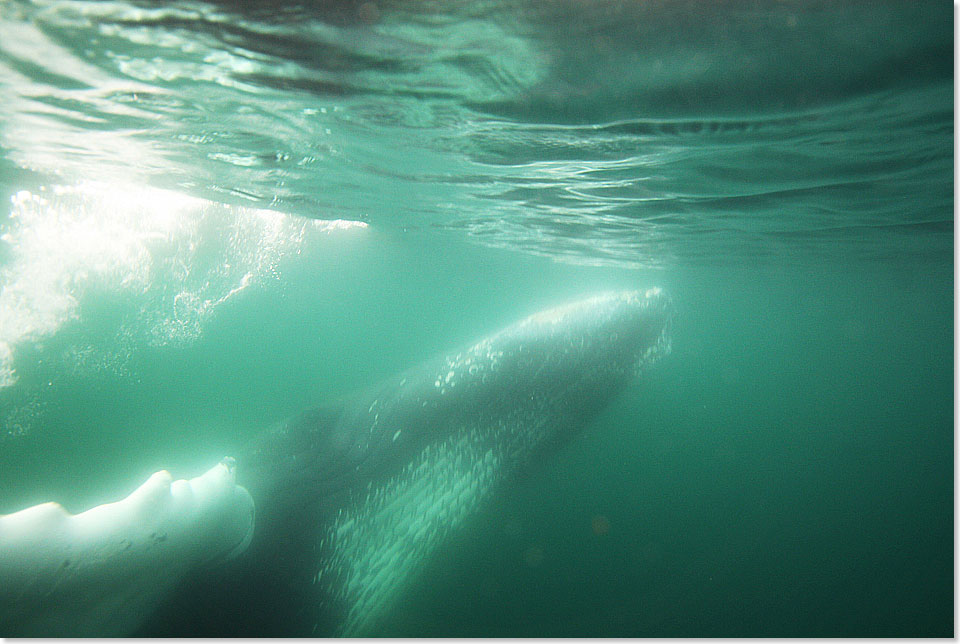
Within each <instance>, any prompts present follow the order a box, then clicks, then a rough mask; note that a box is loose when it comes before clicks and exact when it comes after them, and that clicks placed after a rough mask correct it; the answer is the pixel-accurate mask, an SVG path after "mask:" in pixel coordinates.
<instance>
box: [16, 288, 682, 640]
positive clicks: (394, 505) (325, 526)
mask: <svg viewBox="0 0 960 644" xmlns="http://www.w3.org/2000/svg"><path fill="white" fill-rule="evenodd" d="M671 317H672V307H671V303H670V300H669V298H668V297H667V296H666V295H665V294H664V293H662V292H661V291H660V289H656V288H654V289H649V290H645V291H624V292H611V293H604V294H601V295H597V296H594V297H590V298H587V299H583V300H579V301H576V302H573V303H571V304H567V305H565V306H561V307H558V308H554V309H550V310H547V311H542V312H540V313H536V314H534V315H532V316H530V317H528V318H526V319H524V320H521V321H520V322H517V323H515V324H513V325H511V326H509V327H507V328H505V329H503V330H502V331H500V332H498V333H495V334H494V335H491V336H489V337H487V338H484V339H482V340H480V341H479V342H476V343H474V344H472V345H470V346H468V347H466V348H464V349H462V350H460V351H457V352H451V353H449V354H446V355H444V356H441V357H439V358H437V359H435V360H431V361H428V362H426V363H424V364H422V365H420V366H418V367H414V368H413V369H410V370H408V371H406V372H404V373H402V374H399V375H397V376H395V377H393V378H390V379H388V380H387V381H385V382H383V383H381V384H379V385H377V386H375V387H372V388H370V389H368V390H365V391H363V392H360V393H358V394H356V395H354V396H351V397H348V398H345V399H343V400H340V401H337V402H334V403H331V404H329V405H326V406H323V407H320V408H317V409H312V410H309V411H307V412H304V413H303V414H301V415H300V416H299V417H297V418H294V419H293V420H291V421H290V422H288V423H286V424H284V425H281V426H280V427H278V428H276V429H273V430H270V431H268V432H267V433H266V434H265V435H264V436H263V437H262V438H261V439H260V440H258V441H257V442H256V443H255V444H254V445H253V446H252V447H251V448H250V449H249V451H248V452H247V453H246V454H240V455H238V459H237V466H236V476H237V481H236V483H237V486H238V487H241V486H242V487H241V489H244V490H245V491H248V492H249V494H250V495H251V496H252V498H253V500H254V501H255V503H256V527H255V529H254V530H253V532H252V539H251V538H249V535H247V536H246V537H245V538H244V541H243V544H242V545H244V546H246V545H247V542H249V546H248V547H246V550H245V551H244V552H242V554H239V556H236V557H234V558H233V559H230V560H227V561H224V560H223V558H219V559H218V560H217V561H216V565H214V566H211V565H209V564H207V565H201V564H197V565H195V566H193V567H192V568H191V569H190V570H188V571H186V572H185V573H183V574H182V575H180V582H179V584H178V585H177V586H176V587H175V588H174V589H173V590H171V591H170V593H169V596H168V597H167V598H166V599H162V598H161V599H158V600H157V602H158V603H159V607H158V608H157V609H156V611H155V612H154V613H153V616H152V617H150V618H149V619H147V620H146V622H145V623H144V624H143V625H142V626H140V627H139V628H138V629H136V630H134V631H132V634H134V635H137V636H194V637H204V636H235V637H243V636H246V637H253V636H272V637H282V636H367V635H376V634H383V633H381V632H380V631H379V630H378V628H379V627H380V625H381V624H382V623H383V621H384V617H385V616H386V615H388V614H389V613H390V611H391V610H393V609H395V608H396V607H397V606H398V605H399V602H402V601H403V596H404V589H405V588H406V587H408V585H409V584H410V583H411V582H412V580H413V579H415V574H416V571H417V569H418V568H419V567H420V565H421V564H422V562H424V560H425V559H426V558H428V557H429V556H430V555H431V553H433V552H434V551H435V550H436V549H437V547H438V546H439V545H440V544H441V543H442V542H443V540H444V539H445V538H446V537H447V536H448V535H449V534H450V533H451V532H452V531H454V530H456V529H457V528H458V526H459V525H460V524H462V523H463V521H464V520H465V519H466V518H467V517H468V516H470V515H471V514H472V513H474V512H476V511H477V509H478V508H479V507H480V505H481V504H482V503H484V502H485V501H487V500H488V499H489V498H490V497H491V496H492V495H493V494H494V493H495V491H496V490H498V489H500V488H501V487H502V484H503V483H504V482H506V481H509V480H510V479H511V478H512V477H513V476H515V475H516V474H517V473H518V471H520V470H522V469H523V468H525V467H527V466H528V465H529V464H531V463H533V462H534V461H537V460H542V459H543V458H544V457H545V456H546V455H548V454H549V453H550V452H551V451H552V450H555V449H556V448H558V447H559V446H562V445H563V444H564V443H565V442H566V441H567V440H569V439H570V438H571V437H572V436H574V435H575V434H576V432H578V431H579V430H580V429H582V428H583V427H584V426H585V425H586V424H587V423H589V421H590V420H591V419H592V418H593V417H594V416H596V414H597V413H598V412H599V411H600V410H601V409H603V408H604V407H605V406H606V405H607V404H608V403H609V402H610V400H611V399H612V398H613V397H614V396H616V395H617V393H618V392H619V391H620V390H621V389H622V388H623V386H624V385H625V384H627V383H628V382H630V381H631V380H632V379H634V378H635V377H636V376H637V375H638V374H639V373H642V372H643V371H644V370H645V369H646V368H647V367H649V366H650V365H652V364H653V363H655V362H656V361H657V360H658V359H659V358H661V357H662V356H664V355H666V354H667V353H669V351H670V334H669V330H670V321H671ZM236 550H237V549H236V548H235V549H234V551H233V552H231V553H230V554H236ZM2 573H3V562H2V561H0V576H2ZM87 590H88V592H90V593H94V594H96V592H97V589H87ZM36 634H40V635H42V634H43V633H36Z"/></svg>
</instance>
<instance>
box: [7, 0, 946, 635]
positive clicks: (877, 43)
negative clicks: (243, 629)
mask: <svg viewBox="0 0 960 644" xmlns="http://www.w3.org/2000/svg"><path fill="white" fill-rule="evenodd" d="M951 27H952V14H951V12H950V9H949V6H948V5H946V4H945V3H940V2H920V3H902V4H901V3H869V4H867V3H864V4H860V3H849V4H848V5H846V6H834V5H832V4H817V3H778V4H776V5H772V4H771V5H764V4H760V5H755V4H751V3H746V2H743V3H736V2H734V3H727V4H723V5H719V6H716V7H703V6H701V4H700V3H687V2H671V3H656V2H644V3H639V2H638V3H630V2H597V3H595V4H591V3H579V2H572V1H570V2H551V3H530V2H512V1H511V2H507V1H504V2H493V1H491V2H482V3H436V4H434V3H403V2H396V3H388V2H384V3H380V4H377V5H374V4H372V3H351V2H347V3H342V4H337V5H335V6H326V5H317V6H314V5H310V4H307V5H296V4H288V5H282V6H281V5H268V4H262V5H258V6H257V7H256V8H249V7H247V8H245V7H244V6H243V5H237V6H234V5H232V4H230V3H225V2H224V3H212V4H204V3H192V2H191V3H173V4H166V3H156V4H151V3H147V2H131V3H129V4H128V3H122V2H103V3H82V2H41V1H39V0H38V1H36V2H26V1H21V0H16V1H12V2H7V3H4V4H2V5H0V115H2V116H0V193H2V196H3V197H4V202H5V203H9V204H10V205H9V207H8V208H7V209H6V213H5V214H6V215H8V216H7V217H6V218H4V219H0V234H2V235H3V237H2V239H3V241H2V242H0V289H2V290H0V384H2V385H3V386H2V387H0V512H9V511H13V510H16V509H19V508H21V507H24V506H26V505H29V504H33V503H39V502H42V501H47V500H57V501H59V502H61V503H63V504H64V505H65V506H66V507H67V508H68V509H70V510H71V511H80V510H82V509H85V508H86V507H89V506H91V505H93V504H96V503H102V502H106V501H109V500H114V499H116V498H118V497H120V496H123V495H124V494H126V493H128V491H129V490H131V489H132V488H133V487H135V486H136V485H137V484H139V483H140V482H141V481H142V480H144V479H145V477H146V476H147V475H149V474H150V473H151V472H153V471H155V470H157V469H159V468H168V469H170V470H171V471H172V472H173V473H174V475H176V476H193V475H195V474H197V473H199V472H200V471H203V470H204V469H206V468H208V467H209V466H210V464H211V463H213V462H216V460H217V459H219V458H220V457H222V456H223V455H224V454H232V453H237V451H238V450H239V449H240V448H241V447H242V446H243V445H245V444H247V442H248V441H249V440H250V439H251V438H252V437H254V436H256V435H257V434H258V433H259V432H260V431H262V430H263V429H264V428H265V427H269V426H272V425H274V424H276V423H279V422H282V421H283V420H284V419H286V418H288V417H290V416H292V415H294V414H296V413H298V412H300V411H302V410H303V409H306V408H309V407H313V406H316V405H318V404H320V403H322V402H323V401H325V400H329V399H333V398H335V397H337V396H339V395H342V394H345V393H349V392H350V391H354V390H356V389H359V388H361V387H364V386H367V385H370V384H372V383H375V382H377V381H379V380H381V379H383V378H386V377H389V376H391V375H393V374H396V373H399V372H400V371H402V370H404V369H406V368H408V367H410V366H412V365H414V364H416V363H418V362H420V361H421V360H426V359H429V358H431V357H433V356H435V355H437V354H439V353H443V352H444V351H447V350H451V349H456V348H458V347H459V346H461V345H463V344H465V343H469V342H472V341H474V340H476V339H478V338H481V337H483V336H484V335H486V334H488V333H491V332H494V331H496V330H498V329H499V328H501V327H502V326H504V325H507V324H510V323H511V322H513V321H515V320H516V319H518V318H520V317H523V316H525V315H527V314H529V313H532V312H535V311H537V310H540V309H543V308H547V307H549V306H552V305H554V304H557V303H559V302H562V301H566V300H569V299H573V298H576V297H578V296H581V295H586V294H590V293H593V292H595V291H599V290H607V289H610V288H640V287H644V288H645V287H649V286H660V287H662V288H664V289H665V290H667V291H668V292H669V293H670V294H671V296H672V298H673V300H674V302H675V305H676V309H677V314H676V318H675V321H674V326H673V352H672V354H671V355H670V356H669V357H667V358H666V359H664V360H663V361H661V362H660V363H659V364H658V365H657V366H656V368H655V369H653V370H651V371H650V373H648V374H645V376H644V378H643V379H642V380H641V381H637V382H636V383H634V384H632V385H631V386H630V387H629V388H628V389H627V390H626V391H625V392H623V395H622V396H620V397H619V398H618V399H617V401H616V402H615V403H614V404H613V405H612V406H611V407H609V408H608V409H607V410H606V411H605V412H604V413H603V415H602V416H601V417H600V418H598V419H597V420H596V421H595V422H594V423H592V424H590V425H589V426H587V427H585V428H584V430H583V432H582V433H581V434H580V435H579V436H578V437H577V438H575V439H574V440H573V441H572V442H571V443H570V444H569V445H567V446H565V448H564V449H563V450H562V451H560V452H559V453H558V454H556V455H555V456H553V457H552V458H551V459H549V460H546V461H544V462H541V463H536V464H534V465H533V466H531V468H530V469H529V471H528V472H526V473H525V475H524V476H523V477H522V478H521V480H519V481H516V482H513V483H512V484H511V485H509V486H507V487H506V488H505V489H503V490H501V491H500V492H499V493H498V494H497V495H496V496H494V497H491V499H490V502H489V503H487V505H486V506H485V507H484V509H483V510H482V511H481V512H480V513H479V514H478V515H476V516H474V517H472V518H471V519H470V520H469V522H468V525H466V526H464V527H463V529H462V530H460V531H458V532H457V534H456V535H455V537H454V538H453V539H452V540H451V541H449V542H448V543H446V544H444V546H443V548H442V549H441V551H440V552H438V553H436V554H435V555H434V556H432V557H430V558H429V559H428V560H426V561H425V562H424V564H423V567H422V571H421V574H420V575H419V576H418V577H417V578H416V579H415V580H414V581H413V584H414V587H413V588H412V589H411V590H409V591H408V593H407V595H406V596H405V598H404V601H403V602H401V604H400V605H399V608H398V609H397V610H396V611H395V612H394V613H393V614H392V615H391V616H390V618H389V619H388V620H387V622H388V623H386V624H384V625H382V626H381V627H380V630H379V631H378V634H387V635H404V636H556V637H562V636H941V637H950V636H952V634H953V628H954V626H953V569H954V560H953V522H954V517H953V451H954V449H953V394H952V392H953V308H954V302H953V216H952V212H953V210H952V208H953V205H952V204H953V184H952V171H953V164H952V149H953V98H952V92H953V72H952V67H951V58H950V57H951V55H952V41H951V34H952V30H951ZM141 186H150V187H151V191H149V192H143V191H142V190H141V188H140V187H141ZM182 195H187V196H189V197H190V198H191V199H195V201H189V202H184V201H183V200H182V197H181V196H182ZM8 198H9V199H8ZM256 209H266V210H269V211H272V212H275V213H281V214H279V215H275V216H271V215H263V214H260V213H258V211H257V210H256ZM340 219H343V220H349V221H361V222H364V223H365V224H367V226H366V227H362V228H361V227H354V228H340V229H332V230H326V229H321V228H309V227H308V228H305V227H304V222H307V221H313V220H317V221H320V220H323V221H332V220H340ZM311 225H312V224H311ZM0 634H2V633H0Z"/></svg>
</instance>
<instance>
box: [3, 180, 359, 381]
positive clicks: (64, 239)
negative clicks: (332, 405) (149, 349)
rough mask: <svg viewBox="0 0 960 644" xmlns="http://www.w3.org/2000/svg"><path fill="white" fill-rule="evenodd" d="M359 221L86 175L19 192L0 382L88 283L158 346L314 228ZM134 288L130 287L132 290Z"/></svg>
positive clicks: (266, 269)
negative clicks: (119, 303)
mask: <svg viewBox="0 0 960 644" xmlns="http://www.w3.org/2000/svg"><path fill="white" fill-rule="evenodd" d="M365 226H366V224H363V223H361V222H345V221H341V220H331V221H323V220H309V219H303V218H300V217H295V216H290V215H285V214H283V213H279V212H274V211H269V210H259V209H250V208H243V207H235V206H229V205H225V204H218V203H214V202H210V201H206V200H203V199H197V198H193V197H188V196H186V195H182V194H179V193H176V192H173V191H169V190H160V189H156V188H150V187H143V186H131V185H111V184H103V183H82V184H78V185H74V186H54V187H51V188H47V189H41V190H40V191H39V192H37V193H34V192H29V191H21V192H19V193H17V194H16V195H15V196H14V197H13V198H12V208H11V212H10V220H9V226H8V230H7V231H6V233H5V234H4V235H3V241H4V242H6V243H7V244H9V245H10V247H11V260H10V261H9V262H8V263H7V264H5V265H4V266H3V267H2V269H0V388H3V387H9V386H10V385H12V384H14V383H15V382H16V378H17V377H16V373H15V370H14V360H15V357H16V353H17V347H18V346H20V345H22V344H23V343H26V342H35V341H38V340H40V339H42V338H44V337H47V336H50V335H52V334H55V333H56V332H57V331H58V330H59V329H61V328H62V327H63V325H64V324H66V323H68V322H70V321H71V320H76V319H79V318H81V316H82V312H83V303H84V298H85V296H86V295H88V294H89V293H90V292H91V291H96V292H108V293H122V294H123V296H124V298H125V299H127V300H128V301H133V302H135V303H136V305H137V306H139V308H140V311H139V314H138V315H137V316H136V324H137V325H138V327H142V328H137V329H134V330H133V331H132V332H131V330H119V331H118V335H126V336H131V335H132V336H134V337H140V336H141V334H146V336H147V338H149V340H148V341H149V342H150V343H151V344H153V345H165V344H170V343H183V342H190V341H192V340H194V339H196V338H197V337H198V336H200V334H201V333H202V330H203V327H204V324H205V323H206V321H207V320H208V319H209V318H210V316H211V315H212V314H213V313H214V311H215V310H216V309H217V308H218V307H219V306H220V305H222V304H223V303H224V302H226V301H228V300H230V299H232V298H234V297H236V296H237V295H239V294H240V293H242V292H243V291H244V290H246V289H247V288H249V287H250V286H251V285H253V284H256V283H257V282H258V281H261V280H263V279H273V278H276V277H277V276H278V266H279V263H280V261H281V260H282V259H283V258H284V257H285V256H287V255H291V254H297V253H299V252H300V251H301V250H302V248H303V247H304V244H306V243H308V241H309V237H310V236H311V235H313V234H317V233H330V232H333V231H337V230H344V229H348V228H356V227H360V228H362V227H365ZM130 298H133V299H132V300H131V299H130Z"/></svg>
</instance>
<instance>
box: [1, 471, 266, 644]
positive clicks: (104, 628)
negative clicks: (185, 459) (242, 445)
mask: <svg viewBox="0 0 960 644" xmlns="http://www.w3.org/2000/svg"><path fill="white" fill-rule="evenodd" d="M253 523H254V505H253V499H252V498H251V497H250V494H249V493H248V492H247V491H246V489H244V488H243V487H241V486H239V485H237V484H236V477H235V473H234V465H233V459H230V458H227V459H224V460H223V461H221V462H220V463H218V464H217V465H216V466H214V467H213V468H212V469H210V470H209V471H207V472H206V473H205V474H203V475H202V476H198V477H196V478H193V479H190V480H189V481H188V480H177V481H174V480H173V477H171V476H170V473H169V472H167V471H166V470H162V471H160V472H156V473H155V474H153V475H152V476H150V478H149V479H147V481H146V482H145V483H144V484H143V485H141V486H140V487H139V488H137V489H136V490H134V491H133V493H132V494H130V496H128V497H127V498H125V499H123V500H121V501H117V502H116V503H107V504H104V505H98V506H96V507H94V508H92V509H90V510H87V511H86V512H82V513H80V514H76V515H72V514H69V513H68V512H67V511H66V510H64V508H63V506H61V505H59V504H57V503H43V504H41V505H36V506H33V507H30V508H27V509H25V510H21V511H20V512H15V513H13V514H8V515H0V636H25V637H29V636H41V637H56V636H69V637H86V636H99V637H109V636H123V635H129V634H130V633H132V632H133V631H134V630H135V629H136V628H137V626H139V625H140V623H141V622H142V621H143V620H144V619H145V618H146V617H147V616H149V614H150V612H151V611H152V610H153V609H154V607H155V606H156V605H157V604H158V603H159V602H160V601H161V600H162V599H163V598H164V596H165V595H166V594H167V592H169V590H170V589H171V588H172V587H173V586H174V585H175V584H176V583H177V582H178V581H179V580H180V579H181V578H182V577H183V576H184V575H185V574H186V573H187V572H188V571H190V570H191V569H193V568H195V567H197V566H199V565H202V564H204V563H206V562H209V561H211V560H214V559H218V558H229V557H232V556H235V555H237V554H239V553H240V552H242V551H243V550H244V549H245V548H246V547H247V545H248V544H249V543H250V539H251V538H252V536H253Z"/></svg>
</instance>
